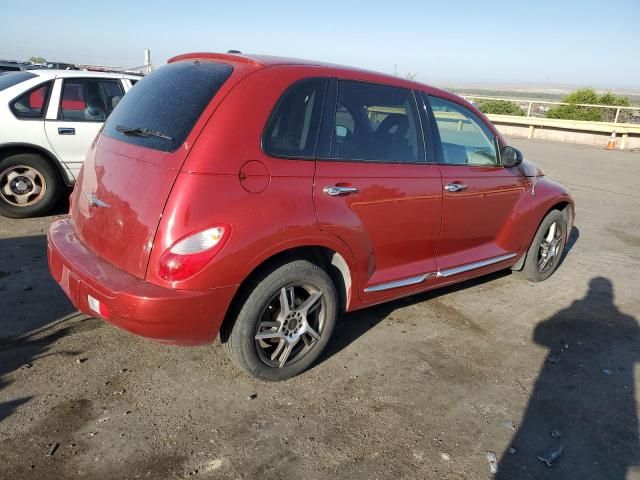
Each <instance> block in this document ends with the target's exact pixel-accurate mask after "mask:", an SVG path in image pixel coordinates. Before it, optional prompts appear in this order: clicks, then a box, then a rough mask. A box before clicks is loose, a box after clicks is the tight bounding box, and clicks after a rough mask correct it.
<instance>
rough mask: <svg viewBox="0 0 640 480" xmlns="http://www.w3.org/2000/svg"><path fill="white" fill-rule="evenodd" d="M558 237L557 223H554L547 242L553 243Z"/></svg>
mask: <svg viewBox="0 0 640 480" xmlns="http://www.w3.org/2000/svg"><path fill="white" fill-rule="evenodd" d="M555 236H556V222H553V223H552V224H551V226H550V227H549V231H548V232H547V236H546V238H545V240H546V241H547V243H551V242H552V241H553V239H554V238H555Z"/></svg>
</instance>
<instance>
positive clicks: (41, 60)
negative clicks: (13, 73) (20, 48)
mask: <svg viewBox="0 0 640 480" xmlns="http://www.w3.org/2000/svg"><path fill="white" fill-rule="evenodd" d="M29 61H30V62H31V63H47V61H46V60H45V59H44V57H29Z"/></svg>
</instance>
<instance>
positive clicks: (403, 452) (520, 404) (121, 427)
mask: <svg viewBox="0 0 640 480" xmlns="http://www.w3.org/2000/svg"><path fill="white" fill-rule="evenodd" d="M513 144H514V145H515V146H517V147H518V148H521V149H522V151H523V152H524V154H525V157H526V158H528V159H531V160H533V161H535V162H537V163H539V164H540V165H541V166H542V167H543V168H544V169H545V171H546V173H547V175H549V176H550V177H552V178H554V179H556V180H558V181H560V182H562V183H564V184H565V185H566V186H568V187H569V188H570V189H571V191H572V192H573V193H574V195H575V198H576V202H577V218H576V225H575V228H574V230H573V232H572V236H571V241H570V245H569V246H570V249H569V251H568V254H567V256H566V258H565V260H564V263H563V265H561V267H560V269H559V271H558V272H557V273H556V274H555V275H554V276H552V277H551V278H550V279H549V280H548V281H546V282H543V283H540V284H535V285H534V284H529V283H527V282H526V281H523V280H521V279H520V278H518V276H516V275H512V274H510V273H509V272H504V273H499V274H495V275H492V276H490V277H488V278H484V279H482V280H478V281H474V282H469V283H465V284H463V285H459V286H457V287H455V288H449V289H446V290H443V291H438V292H432V293H429V294H425V295H420V296H414V297H411V298H409V299H405V300H401V301H397V302H394V303H391V304H387V305H382V306H379V307H376V308H371V309H368V310H364V311H361V312H356V313H353V314H348V315H344V316H343V317H342V318H341V319H340V323H339V325H338V328H337V330H336V332H335V337H334V339H333V342H332V344H331V346H330V348H329V351H328V352H327V354H326V355H325V356H324V357H323V358H322V360H321V361H320V362H319V363H318V364H317V365H316V366H315V367H314V368H313V369H311V370H310V371H309V372H307V373H306V374H303V375H301V376H299V377H297V378H295V379H293V380H290V381H287V382H284V383H276V384H273V383H260V382H257V381H254V380H251V379H249V378H247V377H246V376H244V375H243V374H241V373H239V372H238V371H237V370H236V369H234V368H233V367H232V365H231V364H230V363H229V361H228V360H227V358H226V357H225V355H224V353H223V351H222V348H221V346H220V345H219V344H218V343H216V344H213V345H210V346H205V347H199V348H191V349H189V348H177V347H167V346H162V345H158V344H155V343H152V342H150V341H147V340H144V339H141V338H137V337H134V336H133V335H130V334H127V333H125V332H122V331H119V330H117V329H115V328H113V327H111V326H109V325H107V324H104V323H103V322H101V321H99V320H95V319H91V318H87V317H85V316H83V315H78V314H76V313H75V312H74V310H73V308H72V306H71V305H70V304H69V302H68V301H67V300H66V298H65V296H64V294H63V293H62V291H61V290H60V289H59V288H58V287H57V285H55V283H54V282H53V281H52V280H51V279H50V278H49V274H48V270H47V267H46V255H45V251H46V250H45V237H44V235H45V232H46V229H47V227H48V225H49V223H50V221H51V220H52V217H48V218H40V219H33V220H23V221H15V220H7V219H3V218H0V465H1V466H0V478H3V479H18V478H20V479H22V478H25V479H32V478H33V479H39V480H42V479H57V478H92V479H125V478H127V479H128V478H152V479H174V478H175V479H177V478H193V479H209V478H220V479H227V478H228V479H232V478H233V479H235V478H245V479H253V478H260V479H284V478H291V479H327V478H330V479H333V478H345V479H427V478H428V479H431V478H434V479H490V478H497V479H546V478H556V479H558V478H563V479H580V480H584V479H607V480H622V479H627V480H628V479H640V439H639V435H638V401H637V399H636V390H637V388H638V386H640V378H639V377H638V371H639V370H638V367H637V363H638V362H640V327H639V325H638V319H639V318H640V295H639V293H638V292H639V290H640V279H639V276H640V275H639V274H640V193H638V183H640V182H639V180H640V174H639V173H638V171H639V169H640V153H633V152H620V151H613V152H611V151H604V150H601V149H597V148H593V147H586V146H576V145H570V144H563V143H555V142H543V141H533V140H516V139H514V140H513ZM61 208H62V209H63V208H64V207H61ZM560 447H562V455H561V456H560V458H559V459H558V460H557V463H556V464H555V465H554V466H553V468H549V467H547V466H546V465H545V464H544V463H542V462H541V461H540V460H538V458H537V457H538V456H541V457H544V455H547V454H549V453H552V452H554V451H555V452H558V451H559V450H560ZM487 452H494V453H495V455H496V462H497V464H498V465H497V466H498V468H499V470H498V473H497V474H495V475H494V474H492V473H491V471H490V462H489V461H488V458H487Z"/></svg>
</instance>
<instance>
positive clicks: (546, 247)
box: [522, 210, 568, 282]
mask: <svg viewBox="0 0 640 480" xmlns="http://www.w3.org/2000/svg"><path fill="white" fill-rule="evenodd" d="M567 236H568V234H567V217H566V215H565V214H564V213H562V212H561V211H560V210H552V211H550V212H549V213H548V214H547V216H546V217H544V219H543V220H542V223H541V224H540V227H539V228H538V231H537V232H536V235H535V236H534V237H533V241H532V242H531V246H530V247H529V250H528V251H527V259H526V260H525V262H524V267H523V268H522V274H523V275H524V276H525V277H526V278H527V280H529V281H531V282H542V281H543V280H546V279H547V278H549V277H550V276H551V275H552V274H553V272H555V271H556V269H557V268H558V265H560V261H561V259H562V254H563V252H564V247H565V245H566V242H567Z"/></svg>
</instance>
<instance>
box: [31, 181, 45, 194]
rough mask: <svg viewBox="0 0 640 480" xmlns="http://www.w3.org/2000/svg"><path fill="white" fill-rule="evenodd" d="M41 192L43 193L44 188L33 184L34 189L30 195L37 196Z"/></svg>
mask: <svg viewBox="0 0 640 480" xmlns="http://www.w3.org/2000/svg"><path fill="white" fill-rule="evenodd" d="M41 191H42V187H41V186H40V185H38V184H37V183H34V184H33V189H32V190H31V192H29V195H37V194H38V193H40V192H41Z"/></svg>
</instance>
